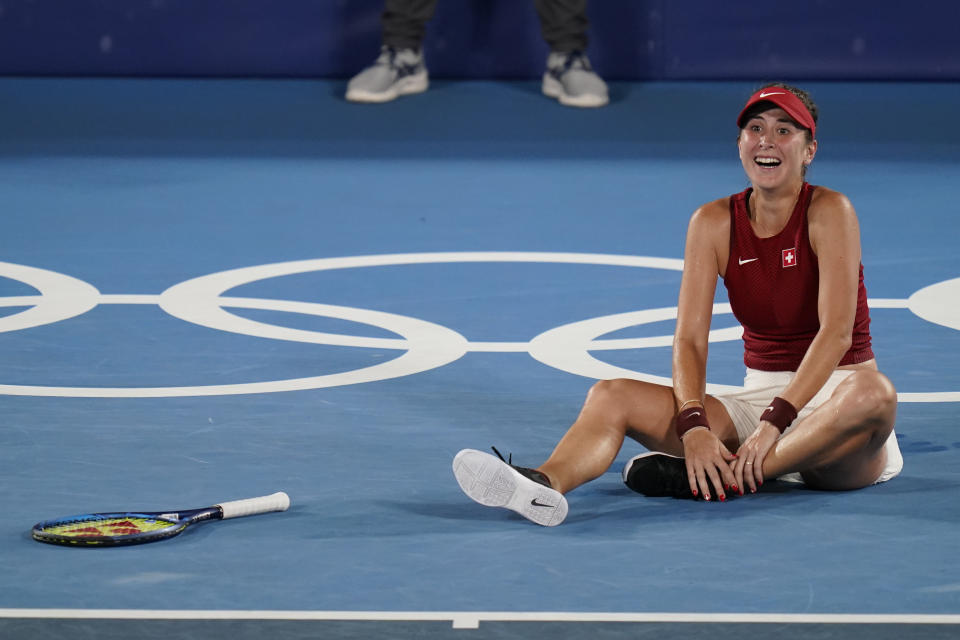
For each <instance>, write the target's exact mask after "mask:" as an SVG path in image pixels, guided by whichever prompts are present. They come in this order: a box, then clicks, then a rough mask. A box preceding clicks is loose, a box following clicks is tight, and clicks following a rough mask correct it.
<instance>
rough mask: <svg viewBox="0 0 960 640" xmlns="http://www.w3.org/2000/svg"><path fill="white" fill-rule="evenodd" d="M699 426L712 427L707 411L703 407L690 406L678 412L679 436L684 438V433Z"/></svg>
mask: <svg viewBox="0 0 960 640" xmlns="http://www.w3.org/2000/svg"><path fill="white" fill-rule="evenodd" d="M697 427H706V428H707V429H709V428H710V423H709V422H707V412H706V410H705V409H704V408H703V407H690V408H689V409H684V410H683V411H681V412H680V413H679V414H677V437H678V438H680V439H681V440H683V434H685V433H686V432H687V431H690V429H696V428H697Z"/></svg>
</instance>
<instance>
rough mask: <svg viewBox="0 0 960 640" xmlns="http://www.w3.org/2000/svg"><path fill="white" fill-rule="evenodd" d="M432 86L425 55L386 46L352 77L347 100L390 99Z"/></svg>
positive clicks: (371, 100) (370, 100) (384, 100)
mask: <svg viewBox="0 0 960 640" xmlns="http://www.w3.org/2000/svg"><path fill="white" fill-rule="evenodd" d="M428 86H430V83H429V80H428V76H427V67H426V65H425V64H424V63H423V54H422V53H421V52H419V51H414V50H413V49H400V50H397V49H393V48H391V47H387V46H384V47H382V48H381V49H380V56H379V57H378V58H377V59H376V61H375V62H374V63H373V65H371V66H369V67H367V68H366V69H364V70H363V71H361V72H360V73H358V74H357V75H355V76H353V78H351V79H350V82H349V83H348V84H347V100H350V101H351V102H389V101H390V100H394V99H396V98H397V97H398V96H404V95H408V94H411V93H420V92H422V91H426V90H427V87H428Z"/></svg>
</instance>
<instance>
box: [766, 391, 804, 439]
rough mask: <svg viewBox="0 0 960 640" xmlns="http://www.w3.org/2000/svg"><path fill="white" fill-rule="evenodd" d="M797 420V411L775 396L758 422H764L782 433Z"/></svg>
mask: <svg viewBox="0 0 960 640" xmlns="http://www.w3.org/2000/svg"><path fill="white" fill-rule="evenodd" d="M796 418H797V410H796V409H795V408H794V406H793V405H792V404H790V403H789V402H787V401H786V400H784V399H783V398H781V397H780V396H777V397H776V398H774V399H773V401H772V402H770V406H769V407H767V409H766V410H765V411H764V412H763V415H761V416H760V420H766V421H767V422H769V423H770V424H772V425H773V426H775V427H776V428H777V429H779V430H780V433H783V432H784V431H786V430H787V427H789V426H790V423H792V422H793V421H794V420H796Z"/></svg>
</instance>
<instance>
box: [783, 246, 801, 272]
mask: <svg viewBox="0 0 960 640" xmlns="http://www.w3.org/2000/svg"><path fill="white" fill-rule="evenodd" d="M781 255H782V257H783V268H784V269H786V268H787V267H795V266H797V250H796V249H784V250H783V252H782V254H781Z"/></svg>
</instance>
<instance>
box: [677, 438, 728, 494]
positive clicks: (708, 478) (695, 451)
mask: <svg viewBox="0 0 960 640" xmlns="http://www.w3.org/2000/svg"><path fill="white" fill-rule="evenodd" d="M682 442H683V457H684V460H685V461H686V463H687V478H688V479H689V481H690V491H691V492H693V495H694V497H697V496H703V499H704V500H710V499H711V498H712V497H713V496H714V495H716V496H717V499H718V500H720V501H721V502H723V501H724V500H726V499H727V494H726V491H725V489H726V488H727V487H732V488H733V490H734V491H737V486H736V478H735V477H734V475H733V471H732V470H731V468H730V463H731V462H732V461H734V460H736V459H737V456H735V455H734V454H732V453H730V450H729V449H727V448H726V447H725V446H724V444H723V443H722V442H721V441H720V438H718V437H717V436H716V435H714V433H713V432H712V431H710V430H709V429H694V430H692V431H689V432H687V433H686V434H685V435H684V436H683V440H682ZM711 486H712V488H713V491H712V492H711Z"/></svg>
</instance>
